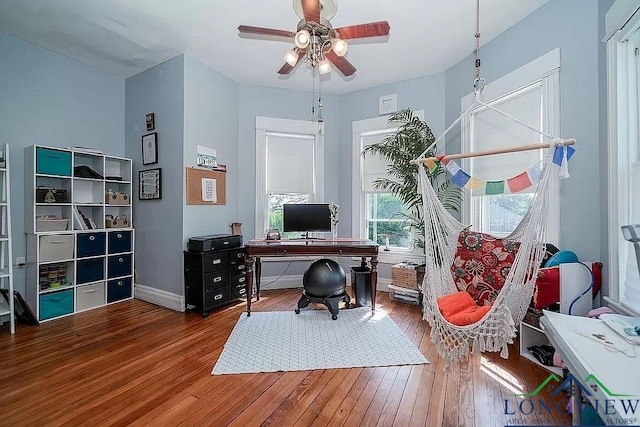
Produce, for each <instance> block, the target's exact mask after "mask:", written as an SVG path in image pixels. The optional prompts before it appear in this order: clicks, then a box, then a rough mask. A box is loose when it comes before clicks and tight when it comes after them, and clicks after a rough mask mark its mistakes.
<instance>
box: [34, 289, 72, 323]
mask: <svg viewBox="0 0 640 427" xmlns="http://www.w3.org/2000/svg"><path fill="white" fill-rule="evenodd" d="M70 313H73V289H67V290H64V291H60V292H51V293H48V294H43V295H40V315H39V318H40V320H47V319H52V318H54V317H59V316H64V315H65V314H70Z"/></svg>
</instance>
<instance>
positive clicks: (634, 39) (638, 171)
mask: <svg viewBox="0 0 640 427" xmlns="http://www.w3.org/2000/svg"><path fill="white" fill-rule="evenodd" d="M626 48H627V51H628V53H627V55H628V56H627V57H628V58H629V59H630V60H629V61H628V64H629V70H628V72H629V80H628V81H629V98H630V99H629V128H630V129H629V140H628V141H629V142H628V149H627V150H626V153H625V157H626V159H628V161H629V167H628V169H627V170H628V171H629V187H628V190H627V194H626V197H627V198H628V200H629V212H628V218H629V220H628V223H629V224H640V154H639V153H640V108H638V103H639V102H640V52H639V50H640V29H639V30H636V31H635V32H634V33H633V34H632V35H631V36H630V37H629V42H628V43H627V46H626ZM622 225H625V224H622ZM620 241H621V248H620V254H621V256H623V258H622V259H625V258H624V256H625V253H626V260H627V262H626V265H625V275H624V276H623V278H624V283H623V284H622V289H621V291H622V292H620V294H621V297H622V298H621V301H622V303H623V304H626V305H627V306H630V307H631V308H633V309H634V310H636V311H638V312H640V274H639V272H638V268H639V266H638V263H637V260H636V255H635V250H634V248H633V246H632V244H631V243H630V242H627V241H626V240H624V238H622V237H621V238H620Z"/></svg>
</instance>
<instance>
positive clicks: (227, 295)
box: [184, 247, 246, 317]
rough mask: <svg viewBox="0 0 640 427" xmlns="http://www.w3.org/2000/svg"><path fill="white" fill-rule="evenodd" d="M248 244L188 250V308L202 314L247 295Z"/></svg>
mask: <svg viewBox="0 0 640 427" xmlns="http://www.w3.org/2000/svg"><path fill="white" fill-rule="evenodd" d="M245 286H246V275H245V272H244V247H240V248H233V249H222V250H217V251H207V252H196V251H189V250H187V251H184V287H185V301H186V303H187V308H189V306H193V307H196V308H197V309H198V310H201V311H202V317H207V316H208V315H209V312H210V311H211V310H213V309H214V308H216V307H219V306H221V305H224V304H228V303H230V302H231V301H233V300H236V299H238V298H244V297H245V296H246V289H245Z"/></svg>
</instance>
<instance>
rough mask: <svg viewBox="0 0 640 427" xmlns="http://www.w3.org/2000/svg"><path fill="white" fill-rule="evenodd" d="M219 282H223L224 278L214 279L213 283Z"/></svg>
mask: <svg viewBox="0 0 640 427" xmlns="http://www.w3.org/2000/svg"><path fill="white" fill-rule="evenodd" d="M218 282H222V277H221V276H218V277H216V278H215V279H213V283H218Z"/></svg>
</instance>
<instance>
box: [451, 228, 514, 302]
mask: <svg viewBox="0 0 640 427" xmlns="http://www.w3.org/2000/svg"><path fill="white" fill-rule="evenodd" d="M519 247H520V243H519V242H515V241H510V240H506V239H497V238H495V237H492V236H490V235H488V234H484V233H478V232H476V231H471V230H468V229H467V230H463V231H462V232H461V233H460V235H459V236H458V249H457V251H456V257H455V259H454V260H453V265H452V266H451V273H452V274H453V280H454V282H455V284H456V286H457V288H458V290H460V291H467V293H469V295H471V297H472V298H473V299H474V301H475V302H476V304H478V305H479V306H483V305H491V304H493V301H494V300H495V299H496V297H497V296H498V293H499V292H500V289H502V286H504V281H505V279H506V277H507V274H509V270H510V269H511V265H512V264H513V260H514V259H515V256H516V253H517V252H518V248H519Z"/></svg>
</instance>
